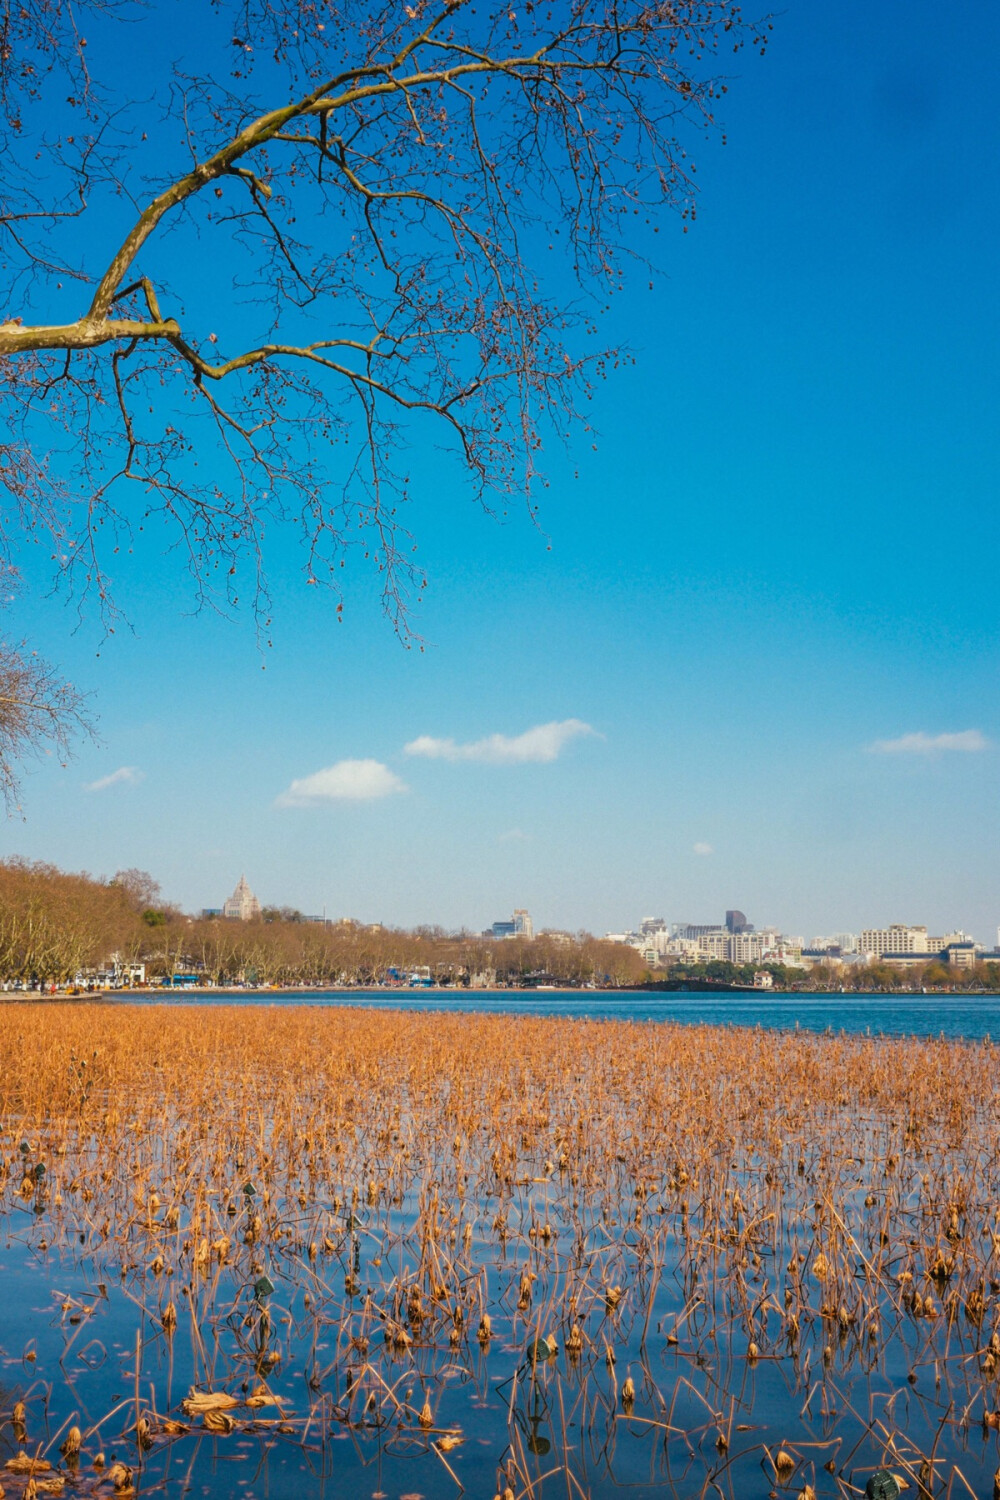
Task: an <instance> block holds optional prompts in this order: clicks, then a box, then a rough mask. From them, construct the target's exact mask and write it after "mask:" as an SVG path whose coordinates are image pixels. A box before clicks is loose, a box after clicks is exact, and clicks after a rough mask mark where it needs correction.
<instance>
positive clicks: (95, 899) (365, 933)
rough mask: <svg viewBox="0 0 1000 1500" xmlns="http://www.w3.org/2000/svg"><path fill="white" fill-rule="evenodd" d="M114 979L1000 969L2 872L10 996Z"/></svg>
mask: <svg viewBox="0 0 1000 1500" xmlns="http://www.w3.org/2000/svg"><path fill="white" fill-rule="evenodd" d="M112 968H114V970H115V972H117V973H118V974H119V975H122V976H125V977H126V982H127V980H128V976H130V975H134V974H135V973H136V972H137V971H141V975H142V978H141V983H143V984H145V985H147V986H148V987H151V988H155V987H157V986H160V985H166V986H172V985H173V984H174V983H175V982H176V981H177V979H178V978H179V976H182V975H183V976H186V977H188V978H190V979H192V980H193V981H194V982H197V983H204V984H212V985H216V986H219V987H221V988H225V987H243V986H246V985H254V986H267V987H270V986H278V987H284V988H303V989H312V988H334V987H358V986H381V985H392V984H398V983H406V982H408V980H409V978H410V976H411V975H414V974H419V975H420V977H421V979H422V982H424V983H429V984H433V985H448V986H461V987H472V988H477V987H491V986H494V985H495V986H498V987H513V988H517V987H524V986H532V985H537V984H540V983H544V984H548V983H551V984H555V985H564V986H567V987H575V986H582V985H597V986H600V987H614V988H629V987H631V986H635V985H642V984H649V983H655V982H657V981H662V980H664V979H668V980H677V981H685V980H689V979H690V980H700V981H706V980H707V981H711V982H713V983H716V984H718V985H720V986H725V985H750V984H752V983H753V978H754V973H755V972H757V971H759V970H760V969H761V968H764V969H766V970H768V971H770V973H771V974H772V976H773V980H774V985H775V988H777V989H785V990H790V989H808V990H817V989H835V990H839V989H842V988H843V989H850V990H855V991H868V990H881V991H889V990H897V989H913V988H918V989H923V988H926V989H947V990H961V991H967V992H976V991H983V990H991V991H996V990H1000V964H997V963H984V964H980V965H978V966H977V967H976V968H975V969H970V970H965V971H961V972H959V973H956V972H954V971H953V970H947V969H945V967H944V966H943V965H942V964H940V963H938V962H936V961H929V962H928V964H927V966H926V968H925V969H923V970H922V971H921V972H919V973H912V972H911V973H907V974H900V973H899V972H898V971H896V970H894V969H893V968H891V967H890V966H888V965H883V964H872V965H869V966H867V967H866V968H864V969H863V970H858V969H840V968H838V967H834V966H827V965H821V966H819V967H814V968H813V969H811V970H808V971H805V970H801V969H793V968H787V967H785V966H782V965H779V964H773V965H751V964H745V965H739V964H732V963H727V962H724V961H722V960H711V961H708V962H705V963H698V964H674V965H672V966H671V967H670V968H669V969H666V970H662V969H661V970H657V971H655V972H652V971H650V969H649V968H648V966H647V964H646V961H645V960H644V959H643V957H642V955H641V954H639V953H638V952H636V951H635V949H633V948H630V947H628V946H626V945H624V944H622V943H612V942H607V941H605V940H603V939H600V938H595V937H592V936H591V935H590V934H588V933H585V932H580V933H577V934H575V935H570V934H555V935H552V934H542V935H540V936H538V937H534V938H530V939H528V938H514V939H510V938H508V939H502V940H496V939H493V938H488V937H483V936H482V935H481V934H476V933H469V932H459V933H448V932H445V931H443V930H442V929H440V928H430V927H426V928H417V929H415V930H412V931H405V930H402V929H399V928H392V927H384V926H380V925H375V924H364V923H361V922H353V921H341V922H313V921H306V920H304V919H303V918H302V917H301V916H300V914H299V913H297V912H294V911H292V910H290V909H288V908H265V909H264V911H263V913H262V915H261V918H260V919H259V920H256V921H250V922H241V921H227V920H225V919H223V918H220V917H202V916H188V915H186V914H185V913H184V912H182V911H181V910H180V909H179V908H178V907H176V906H175V905H173V904H171V903H169V902H166V901H164V900H163V899H162V897H161V893H160V889H159V886H158V885H157V884H156V882H155V881H154V880H153V879H152V877H151V876H149V875H147V874H146V873H145V872H143V871H139V870H123V871H119V872H118V873H117V874H116V875H115V876H114V877H113V878H111V879H103V878H95V877H93V876H90V875H87V874H69V873H66V872H64V871H61V870H59V869H57V868H56V867H55V866H53V865H49V864H43V863H39V862H31V861H27V860H22V859H17V858H13V859H8V860H4V861H0V985H3V986H4V987H5V988H6V989H7V990H10V989H12V988H13V989H19V990H20V989H25V988H33V989H39V988H42V987H44V988H45V989H49V990H51V989H53V988H55V989H57V990H60V991H65V990H67V989H72V988H75V987H77V988H78V987H83V988H87V987H90V986H96V985H98V984H99V983H100V977H99V976H101V975H102V974H107V973H108V972H109V971H110V970H111V969H112Z"/></svg>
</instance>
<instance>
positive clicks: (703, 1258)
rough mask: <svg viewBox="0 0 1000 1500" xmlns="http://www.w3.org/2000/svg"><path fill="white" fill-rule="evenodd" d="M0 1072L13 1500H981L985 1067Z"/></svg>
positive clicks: (752, 1040) (712, 1035) (388, 1020)
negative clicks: (781, 1497)
mask: <svg viewBox="0 0 1000 1500" xmlns="http://www.w3.org/2000/svg"><path fill="white" fill-rule="evenodd" d="M0 1041H2V1053H0V1055H2V1057H3V1059H4V1063H3V1067H2V1071H0V1214H2V1217H3V1223H4V1231H5V1235H4V1238H5V1241H6V1259H5V1261H4V1264H3V1267H2V1268H0V1304H2V1305H9V1306H11V1307H13V1306H14V1303H15V1302H17V1307H18V1310H17V1313H16V1315H15V1316H12V1317H8V1318H6V1319H4V1320H2V1321H0V1355H2V1356H3V1361H4V1363H3V1367H2V1371H0V1417H2V1420H3V1426H2V1428H0V1445H2V1444H4V1443H5V1444H6V1448H5V1449H3V1451H0V1459H2V1460H3V1462H4V1463H5V1464H6V1468H5V1469H4V1470H3V1471H2V1485H3V1488H4V1489H5V1490H6V1492H7V1494H8V1496H10V1497H11V1500H20V1496H22V1495H23V1496H25V1497H26V1500H35V1497H37V1496H38V1495H40V1494H46V1493H66V1494H73V1493H76V1492H80V1493H95V1494H99V1495H108V1496H111V1495H114V1494H115V1493H118V1494H119V1495H125V1496H127V1495H129V1494H130V1493H132V1492H146V1493H149V1492H152V1491H154V1490H158V1491H164V1492H169V1493H177V1494H178V1495H180V1494H181V1493H184V1492H185V1491H186V1489H187V1488H190V1487H195V1488H197V1487H198V1486H199V1485H200V1486H201V1488H202V1489H203V1490H205V1491H206V1492H210V1493H212V1494H221V1493H232V1494H241V1495H251V1494H256V1493H257V1492H258V1489H259V1491H260V1493H263V1492H264V1488H265V1485H268V1486H270V1487H271V1489H272V1490H273V1491H274V1492H278V1491H279V1490H282V1485H284V1486H285V1487H286V1488H288V1493H304V1492H306V1491H308V1492H309V1493H313V1492H318V1490H317V1489H316V1486H317V1485H319V1486H320V1487H322V1484H323V1483H324V1482H326V1481H327V1480H329V1481H331V1483H332V1486H333V1488H332V1492H333V1493H336V1492H338V1489H337V1487H338V1484H340V1485H342V1484H344V1483H349V1484H350V1486H351V1488H352V1489H353V1488H354V1487H355V1486H357V1487H358V1489H357V1492H358V1494H359V1495H360V1494H372V1495H391V1494H392V1493H393V1486H395V1492H396V1493H409V1494H422V1495H428V1496H430V1495H434V1496H437V1495H441V1496H448V1495H455V1494H458V1493H460V1492H461V1491H462V1490H463V1488H464V1489H466V1490H468V1491H469V1492H470V1493H474V1494H477V1495H485V1496H487V1500H489V1497H490V1496H492V1495H494V1494H498V1495H500V1496H506V1497H507V1500H510V1497H511V1496H513V1497H514V1500H521V1497H524V1496H528V1497H531V1500H542V1497H547V1496H550V1495H559V1496H562V1495H564V1494H565V1495H567V1496H569V1497H573V1496H586V1497H589V1496H595V1497H597V1496H604V1495H606V1494H608V1495H609V1494H611V1493H612V1492H615V1493H617V1491H618V1490H620V1489H621V1488H622V1487H624V1486H628V1487H629V1488H632V1489H638V1490H639V1492H640V1493H644V1494H650V1495H652V1494H672V1495H677V1496H707V1495H709V1494H718V1495H723V1496H727V1497H732V1500H744V1497H746V1496H752V1495H755V1494H758V1495H761V1496H770V1495H774V1494H779V1493H781V1494H784V1493H787V1494H790V1495H802V1496H804V1497H805V1500H811V1497H812V1496H822V1495H824V1494H826V1495H843V1496H847V1495H853V1494H858V1493H863V1491H864V1486H865V1481H866V1479H867V1476H868V1475H869V1474H870V1473H871V1471H872V1470H873V1469H874V1468H876V1467H878V1466H879V1465H882V1464H885V1465H887V1466H888V1467H889V1468H890V1469H892V1470H893V1471H894V1472H895V1473H896V1475H897V1476H898V1479H899V1480H900V1482H901V1483H902V1484H903V1485H906V1486H908V1487H909V1488H910V1489H911V1490H912V1492H913V1494H914V1496H919V1497H921V1500H924V1497H930V1496H937V1495H942V1496H952V1495H964V1494H972V1495H975V1496H980V1495H984V1494H989V1493H991V1492H992V1488H993V1484H994V1478H993V1476H994V1473H995V1471H996V1469H997V1467H998V1463H1000V1455H998V1452H997V1437H998V1432H997V1429H998V1428H1000V1396H998V1390H997V1379H998V1375H1000V1140H998V1135H997V1110H996V1105H997V1088H996V1081H997V1057H996V1052H995V1049H994V1048H993V1047H992V1046H991V1045H990V1044H988V1043H984V1044H976V1045H968V1044H962V1043H954V1042H944V1041H938V1042H927V1041H921V1042H918V1041H880V1040H871V1039H865V1038H857V1037H854V1038H848V1037H830V1036H825V1037H817V1036H812V1035H804V1034H796V1035H794V1036H792V1035H777V1034H774V1033H762V1032H749V1031H730V1030H721V1029H711V1028H706V1027H677V1026H669V1025H648V1024H629V1023H625V1022H606V1023H605V1022H601V1023H595V1022H585V1021H570V1020H561V1019H559V1020H552V1019H535V1018H511V1017H509V1016H475V1015H447V1016H444V1015H435V1014H413V1013H386V1012H383V1011H379V1012H368V1011H361V1010H352V1011H341V1010H323V1009H315V1008H305V1007H289V1008H284V1007H282V1008H280V1009H263V1008H260V1009H258V1008H250V1007H236V1006H233V1007H226V1008H215V1007H213V1008H211V1009H200V1008H195V1007H192V1008H174V1007H171V1008H170V1009H166V1010H164V1011H157V1010H155V1009H150V1008H148V1007H142V1008H139V1007H136V1008H132V1007H128V1006H123V1007H120V1008H119V1007H115V1008H109V1007H106V1006H89V1005H85V1006H74V1007H72V1008H68V1007H67V1008H53V1007H51V1006H33V1007H26V1006H18V1007H16V1008H10V1009H4V1010H0ZM25 1289H28V1291H29V1292H30V1296H29V1302H30V1301H31V1298H34V1308H35V1310H33V1308H32V1306H29V1305H28V1304H27V1303H25V1304H22V1303H21V1302H20V1301H19V1300H18V1299H20V1298H22V1296H23V1295H26V1293H25ZM43 1290H44V1291H46V1292H47V1293H48V1295H49V1302H50V1305H48V1306H46V1305H44V1297H43V1296H42V1291H43ZM53 1294H56V1295H53ZM15 1334H16V1340H15ZM15 1342H16V1347H15ZM366 1485H367V1486H368V1487H367V1489H366V1488H365V1486H366ZM254 1486H257V1487H258V1489H255V1488H254ZM275 1486H276V1488H275ZM289 1486H290V1487H289ZM303 1486H305V1489H304V1488H303ZM282 1492H283V1491H282Z"/></svg>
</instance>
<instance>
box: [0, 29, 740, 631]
mask: <svg viewBox="0 0 1000 1500" xmlns="http://www.w3.org/2000/svg"><path fill="white" fill-rule="evenodd" d="M176 13H177V15H178V16H182V17H183V16H185V15H186V16H187V18H188V20H189V22H190V25H191V28H192V33H193V34H192V35H191V36H188V37H184V38H183V39H178V41H177V43H176V50H177V51H178V52H183V55H184V62H183V69H176V70H174V72H173V74H172V76H171V77H169V80H168V82H169V92H168V93H167V92H165V91H164V90H165V88H166V85H165V84H164V80H162V79H158V78H157V77H156V76H155V70H154V73H153V74H152V75H151V74H150V73H149V68H148V64H147V61H146V59H148V58H149V57H151V56H153V52H152V44H151V43H148V42H146V41H145V40H144V33H145V31H146V30H149V29H151V28H152V29H154V31H155V28H156V26H157V25H159V26H160V28H161V32H160V33H157V35H158V36H161V35H162V25H163V17H162V14H161V7H160V6H158V4H157V3H156V0H153V3H152V4H151V5H149V6H148V7H140V6H139V5H138V4H135V5H133V4H132V0H78V3H76V4H75V5H74V6H72V7H70V5H69V4H68V3H67V0H0V108H2V110H3V114H4V119H5V122H6V137H5V140H4V142H3V144H2V146H0V181H2V184H3V186H2V190H0V191H2V199H0V257H2V264H0V277H2V281H0V287H2V290H0V298H2V305H0V320H2V321H0V399H2V407H0V416H2V420H0V434H4V433H6V436H4V437H3V438H2V446H0V484H2V486H3V487H4V488H5V490H6V493H7V496H8V499H9V505H8V506H7V507H6V509H7V511H8V514H7V516H6V536H7V543H8V546H9V547H11V548H14V549H16V545H17V542H18V540H19V538H21V537H23V535H24V534H25V533H26V532H27V533H29V534H31V535H32V537H34V538H35V539H37V538H38V537H39V536H41V535H43V534H44V535H45V536H46V537H47V539H48V541H49V542H50V544H51V550H52V554H53V557H54V560H55V562H56V565H57V566H58V568H60V569H62V570H64V571H65V572H66V574H67V575H68V576H69V577H70V578H71V579H73V580H74V581H75V584H76V586H77V588H78V589H79V590H80V591H81V593H83V594H86V592H87V591H88V590H94V591H96V593H97V594H98V596H99V597H100V600H101V601H102V605H103V607H104V608H105V610H110V609H112V607H113V606H112V605H111V603H110V600H111V594H112V590H113V584H114V578H113V572H114V566H115V565H114V561H113V559H114V556H115V552H116V550H117V549H119V548H124V547H127V546H129V545H131V542H132V539H133V538H134V537H135V535H136V532H137V530H138V529H140V528H141V527H142V526H143V525H144V524H145V523H146V522H147V520H149V518H150V517H152V516H153V515H154V514H157V515H160V516H162V517H163V518H165V520H166V521H167V523H169V525H170V526H172V527H173V528H174V540H175V541H176V542H177V544H178V546H179V547H180V548H181V551H182V554H183V557H184V558H185V560H186V563H187V565H188V566H189V567H190V569H191V571H192V573H193V575H194V577H195V579H196V589H197V591H198V594H199V597H200V598H202V599H210V600H214V601H216V602H219V603H222V604H224V603H226V602H227V601H228V602H229V603H233V602H235V601H237V600H238V599H239V598H240V596H241V595H242V597H243V600H244V602H248V603H252V604H253V605H254V607H255V608H257V609H258V610H260V611H261V613H260V621H261V624H262V626H264V627H265V628H266V623H267V610H268V605H267V599H266V591H265V590H264V588H263V586H262V577H263V575H262V571H261V565H262V552H263V540H264V533H265V529H266V528H270V529H271V530H273V529H274V528H275V527H276V525H277V524H278V523H284V524H286V525H293V526H295V527H297V528H298V529H299V530H300V532H301V535H302V538H303V541H304V543H305V553H304V558H305V570H306V577H307V579H308V581H309V582H310V583H315V582H324V581H325V582H330V581H331V580H332V581H334V583H335V581H336V578H337V577H338V576H339V572H338V570H339V568H340V567H342V566H344V564H345V563H346V561H347V560H348V558H349V557H352V556H353V555H355V554H356V553H360V554H363V555H364V556H365V557H369V556H370V558H371V560H372V562H373V564H374V566H375V567H376V568H377V569H378V570H379V572H380V574H381V589H382V597H383V600H384V603H385V608H386V610H387V612H388V614H389V615H390V617H391V619H392V620H393V622H394V623H395V625H396V627H397V628H398V629H399V630H400V632H401V634H402V635H403V636H404V638H406V637H407V634H408V631H409V625H408V623H407V619H408V617H407V612H406V605H407V600H408V598H409V599H412V597H413V591H414V589H415V590H416V593H417V597H419V589H420V587H421V586H422V584H423V581H424V580H423V577H422V574H421V571H420V569H419V567H418V566H417V563H416V559H415V557H414V555H413V543H412V538H411V537H410V535H409V533H408V530H407V527H406V520H405V509H404V503H405V501H406V498H407V494H408V480H407V462H406V452H405V446H406V440H407V439H408V438H412V436H413V435H414V434H416V433H419V432H420V431H421V429H427V428H428V425H429V429H430V430H431V431H433V430H435V429H436V431H437V433H438V434H439V435H440V437H441V438H443V439H444V441H445V444H446V446H449V447H450V448H452V449H453V450H454V452H455V454H456V455H457V458H458V461H459V463H460V464H461V465H462V466H464V471H465V473H466V475H467V477H468V479H469V480H470V482H471V486H472V490H473V492H474V494H475V495H476V496H477V497H478V498H479V499H480V500H481V501H482V502H483V503H484V504H485V505H486V506H487V507H488V508H493V509H503V508H504V507H505V506H506V505H507V504H508V502H509V500H510V498H511V497H514V496H518V495H521V496H525V497H527V504H528V506H529V509H530V511H531V513H532V514H534V512H535V508H536V505H537V500H536V498H535V488H533V485H534V481H535V480H536V464H537V460H538V453H539V449H540V446H541V443H542V438H543V436H544V435H545V433H546V431H549V432H552V431H554V432H555V433H557V434H559V435H560V436H563V435H565V434H566V433H567V432H568V430H569V429H570V427H571V425H572V422H573V419H574V418H575V417H576V416H577V415H578V413H579V412H580V411H581V410H582V408H583V405H584V403H585V399H586V396H587V393H588V389H589V385H590V382H591V381H592V380H593V379H594V378H595V376H599V375H600V374H601V373H602V371H603V370H604V369H605V367H606V365H607V362H608V359H609V354H608V352H607V351H604V352H597V350H596V345H595V343H594V336H595V332H596V322H597V321H598V319H599V315H600V312H601V309H602V307H603V305H604V303H605V302H606V299H607V296H608V295H609V293H611V292H613V291H614V290H615V289H616V288H617V287H618V286H619V284H620V282H621V279H622V276H623V273H624V271H625V270H626V268H627V266H628V264H629V261H630V260H632V261H634V262H636V263H637V264H639V263H640V262H641V263H642V265H643V266H644V259H643V256H641V255H640V254H639V247H640V245H645V244H646V243H648V241H647V238H646V236H647V233H651V232H652V231H653V229H655V227H656V224H655V218H656V214H657V211H658V210H662V209H670V210H676V211H677V212H678V213H679V214H680V216H681V217H682V218H689V217H691V216H693V213H694V207H693V205H694V177H693V171H694V168H693V167H692V166H691V164H690V161H689V159H688V155H687V151H688V144H689V143H690V140H691V138H692V137H693V136H694V135H696V134H697V133H698V132H699V131H701V130H704V129H705V128H706V127H709V126H711V125H712V123H713V114H714V111H715V109H716V104H717V99H718V97H719V95H720V93H722V92H724V90H725V88H726V84H725V81H724V67H725V64H724V62H723V58H724V57H725V56H726V55H727V54H729V55H730V56H731V53H732V51H733V50H734V49H735V50H736V51H739V50H740V49H741V48H742V47H744V46H745V45H746V46H750V47H756V48H758V49H762V48H763V45H764V42H765V40H766V35H767V31H768V29H769V28H768V23H767V22H766V21H765V22H762V23H756V22H754V23H751V22H748V21H746V20H745V19H744V18H743V16H742V15H741V11H740V7H739V6H738V5H737V4H736V3H734V0H556V3H554V4H538V3H537V0H520V3H515V0H507V3H501V0H487V3H486V4H477V5H474V4H472V3H467V0H445V3H440V0H438V4H437V5H436V6H433V5H429V4H427V3H425V0H411V3H399V0H393V3H392V4H391V5H390V4H387V3H382V0H368V3H360V4H359V3H355V0H215V3H214V4H211V5H209V4H195V3H192V4H191V5H190V6H188V7H187V8H186V10H185V8H184V7H183V6H182V7H178V8H176ZM157 45H158V46H160V47H162V40H161V41H159V42H158V43H157ZM143 48H146V50H145V51H143V50H142V49H143ZM130 57H136V58H142V59H143V60H142V61H141V62H137V63H135V64H132V65H130V61H129V59H130ZM161 85H163V87H161ZM140 94H141V95H142V96H143V98H144V100H145V102H144V103H142V104H134V103H130V102H129V101H130V100H134V99H135V98H136V96H137V95H140ZM67 100H68V102H64V101H67ZM647 226H651V227H650V228H649V229H648V230H647ZM640 274H642V275H643V276H645V275H646V274H647V272H646V270H645V269H641V271H640ZM244 580H245V581H244ZM337 608H338V610H339V609H340V608H341V605H340V604H338V605H337Z"/></svg>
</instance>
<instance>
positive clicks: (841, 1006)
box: [127, 990, 1000, 1040]
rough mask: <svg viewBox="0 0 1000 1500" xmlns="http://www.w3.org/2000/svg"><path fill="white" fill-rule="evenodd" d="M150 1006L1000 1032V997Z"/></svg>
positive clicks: (549, 998)
mask: <svg viewBox="0 0 1000 1500" xmlns="http://www.w3.org/2000/svg"><path fill="white" fill-rule="evenodd" d="M133 1002H134V1003H136V1004H140V1005H142V1004H146V1005H159V1004H165V1005H279V1006H280V1005H302V1004H306V1005H323V1006H359V1005H360V1006H370V1007H372V1008H374V1009H376V1010H403V1011H438V1012H441V1013H443V1014H451V1013H453V1012H455V1011H474V1012H477V1013H481V1014H489V1015H517V1016H572V1017H575V1018H577V1019H581V1020H592V1021H610V1020H618V1021H622V1020H624V1021H679V1022H681V1023H685V1024H700V1025H706V1026H762V1027H765V1028H766V1029H768V1030H779V1031H785V1030H794V1029H796V1028H799V1029H801V1030H803V1031H845V1032H848V1033H851V1034H854V1035H858V1036H866V1035H871V1036H944V1037H965V1038H968V1039H969V1040H983V1039H985V1038H988V1037H991V1036H993V1035H994V1034H995V1033H996V1032H997V1031H1000V1024H998V1023H1000V996H998V995H973V996H964V995H861V996H856V995H847V994H844V995H840V994H835V995H831V994H805V993H801V992H798V993H796V994H794V995H788V996H774V995H766V996H757V995H750V994H738V995H734V994H732V992H731V991H725V990H721V991H719V992H718V993H717V994H715V993H709V992H707V991H700V992H698V993H697V994H685V993H683V992H679V991H674V992H671V993H669V994H659V993H653V992H650V991H648V990H565V991H557V992H553V991H548V990H544V991H540V990H340V991H330V990H294V991H292V990H244V991H237V992H236V993H232V992H229V991H214V990H186V991H184V992H183V993H182V994H177V995H166V996H162V995H146V996H143V995H141V994H137V995H135V996H134V997H131V996H130V997H129V1000H128V1002H127V1003H129V1004H131V1003H133Z"/></svg>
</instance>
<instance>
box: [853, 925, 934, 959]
mask: <svg viewBox="0 0 1000 1500" xmlns="http://www.w3.org/2000/svg"><path fill="white" fill-rule="evenodd" d="M858 951H859V952H860V953H870V954H872V955H873V956H874V957H875V958H881V956H882V954H883V953H926V952H927V928H926V927H908V926H907V924H906V923H905V922H893V923H892V925H891V926H889V927H866V928H865V929H864V930H863V932H862V934H861V937H860V938H859V939H858Z"/></svg>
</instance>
